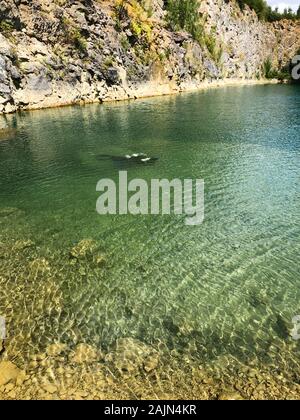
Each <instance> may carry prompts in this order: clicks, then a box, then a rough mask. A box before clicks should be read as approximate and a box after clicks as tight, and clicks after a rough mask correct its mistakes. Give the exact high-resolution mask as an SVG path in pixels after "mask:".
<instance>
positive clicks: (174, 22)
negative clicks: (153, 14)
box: [167, 0, 203, 42]
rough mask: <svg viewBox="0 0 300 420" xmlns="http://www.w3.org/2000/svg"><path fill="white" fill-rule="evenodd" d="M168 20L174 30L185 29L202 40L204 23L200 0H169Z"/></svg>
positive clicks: (198, 39) (199, 40) (196, 38)
mask: <svg viewBox="0 0 300 420" xmlns="http://www.w3.org/2000/svg"><path fill="white" fill-rule="evenodd" d="M167 22H168V24H169V26H170V27H171V28H172V29H173V30H175V31H178V30H185V31H187V32H189V33H190V34H191V35H192V36H193V38H194V39H195V40H197V41H198V42H201V40H202V36H203V25H202V24H201V19H200V15H199V0H169V1H168V3H167Z"/></svg>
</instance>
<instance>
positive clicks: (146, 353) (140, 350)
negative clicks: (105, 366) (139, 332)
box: [106, 338, 159, 373]
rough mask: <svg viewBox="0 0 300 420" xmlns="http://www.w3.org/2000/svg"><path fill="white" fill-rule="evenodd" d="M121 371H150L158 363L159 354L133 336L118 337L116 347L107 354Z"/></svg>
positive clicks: (109, 359) (108, 359) (108, 358)
mask: <svg viewBox="0 0 300 420" xmlns="http://www.w3.org/2000/svg"><path fill="white" fill-rule="evenodd" d="M106 360H107V361H110V362H112V363H113V364H114V365H115V367H116V368H117V369H118V370H120V371H121V372H122V373H137V372H138V371H139V370H140V369H141V370H145V371H146V372H151V371H152V370H154V369H156V368H157V366H158V364H159V354H158V352H157V351H156V350H155V349H154V348H153V347H152V346H149V345H147V344H145V343H142V342H141V341H139V340H137V339H134V338H120V339H118V340H117V342H116V348H115V350H114V351H113V352H111V353H110V354H108V355H107V357H106Z"/></svg>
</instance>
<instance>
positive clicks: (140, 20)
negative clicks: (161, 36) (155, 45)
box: [114, 0, 153, 45]
mask: <svg viewBox="0 0 300 420" xmlns="http://www.w3.org/2000/svg"><path fill="white" fill-rule="evenodd" d="M114 14H115V28H116V30H117V31H119V32H121V31H122V30H124V29H125V28H128V27H129V29H130V31H131V33H132V37H131V42H132V43H133V44H135V43H139V44H145V45H149V44H150V43H151V41H152V26H153V22H152V20H151V15H152V10H151V8H146V6H145V4H144V1H138V0H115V6H114Z"/></svg>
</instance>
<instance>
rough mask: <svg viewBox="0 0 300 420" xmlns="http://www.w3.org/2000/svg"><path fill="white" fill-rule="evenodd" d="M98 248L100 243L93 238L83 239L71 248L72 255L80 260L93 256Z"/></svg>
mask: <svg viewBox="0 0 300 420" xmlns="http://www.w3.org/2000/svg"><path fill="white" fill-rule="evenodd" d="M97 248H98V245H97V243H96V242H95V241H94V240H93V239H83V240H82V241H80V242H79V243H78V244H77V245H76V246H74V247H73V248H72V249H71V251H70V256H71V258H75V259H78V260H80V259H85V258H87V257H89V256H92V255H93V253H94V252H95V251H96V250H97Z"/></svg>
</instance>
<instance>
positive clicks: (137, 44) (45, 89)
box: [0, 0, 300, 113]
mask: <svg viewBox="0 0 300 420" xmlns="http://www.w3.org/2000/svg"><path fill="white" fill-rule="evenodd" d="M118 2H119V0H81V1H79V0H51V1H48V0H0V113H9V112H14V111H16V110H22V109H37V108H44V107H51V106H62V105H67V104H72V103H88V102H103V101H108V100H121V99H127V98H128V99H129V98H135V97H143V96H150V95H158V94H168V93H173V92H179V91H182V90H189V89H194V88H195V89H196V88H199V87H200V86H202V85H203V83H206V84H209V83H211V82H216V81H228V80H229V81H236V80H239V81H246V80H249V81H251V80H255V81H257V80H259V79H262V78H263V77H264V70H263V69H264V63H265V62H266V60H268V59H270V60H271V61H272V63H273V66H274V68H281V67H283V66H284V65H286V64H287V63H288V62H289V60H290V59H291V58H292V57H293V56H294V55H295V54H296V52H297V51H298V50H299V49H300V36H299V35H300V22H299V21H296V22H293V21H287V20H283V21H280V22H277V23H274V24H271V23H265V22H261V21H259V20H258V18H257V16H256V14H255V13H254V12H253V11H251V10H250V9H249V8H248V7H246V8H245V10H244V11H243V12H242V11H241V10H240V8H239V6H238V5H237V3H236V2H235V0H232V1H224V0H202V1H201V2H200V6H199V16H200V17H199V19H200V20H201V25H202V32H203V37H202V38H201V40H200V41H199V40H198V41H196V40H195V39H194V38H193V37H192V36H191V35H190V34H189V33H187V32H184V31H180V32H175V31H172V30H170V28H169V26H168V24H167V23H166V10H165V7H164V1H163V0H144V1H143V0H141V1H136V0H125V6H126V7H125V8H123V9H122V10H120V9H118V8H117V7H116V5H117V4H119V3H118Z"/></svg>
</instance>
